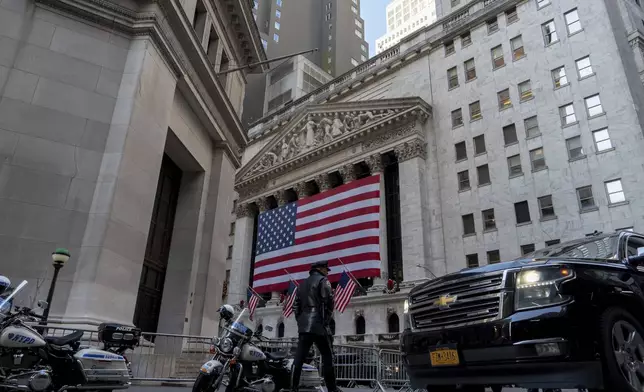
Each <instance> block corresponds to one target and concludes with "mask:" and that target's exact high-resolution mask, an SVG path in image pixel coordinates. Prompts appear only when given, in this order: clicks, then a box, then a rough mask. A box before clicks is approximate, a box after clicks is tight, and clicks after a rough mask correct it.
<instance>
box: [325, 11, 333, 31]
mask: <svg viewBox="0 0 644 392" xmlns="http://www.w3.org/2000/svg"><path fill="white" fill-rule="evenodd" d="M331 19H333V15H331V13H330V12H329V13H328V14H326V20H327V21H329V20H331ZM332 26H333V25H329V30H331V27H332Z"/></svg>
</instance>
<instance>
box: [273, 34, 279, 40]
mask: <svg viewBox="0 0 644 392" xmlns="http://www.w3.org/2000/svg"><path fill="white" fill-rule="evenodd" d="M273 41H275V42H280V36H279V35H277V34H273Z"/></svg>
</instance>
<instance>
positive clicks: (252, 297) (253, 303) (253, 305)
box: [246, 287, 261, 321]
mask: <svg viewBox="0 0 644 392" xmlns="http://www.w3.org/2000/svg"><path fill="white" fill-rule="evenodd" d="M246 295H247V296H248V309H249V310H250V320H251V321H252V320H253V315H254V314H255V309H257V305H259V301H261V298H260V297H259V295H257V294H255V292H254V291H253V290H252V289H251V288H250V287H249V288H248V291H247V294H246Z"/></svg>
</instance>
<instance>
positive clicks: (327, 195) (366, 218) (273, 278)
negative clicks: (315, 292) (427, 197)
mask: <svg viewBox="0 0 644 392" xmlns="http://www.w3.org/2000/svg"><path fill="white" fill-rule="evenodd" d="M258 226H259V227H258V231H257V246H256V252H255V253H256V254H255V270H254V275H253V288H254V289H255V290H256V291H257V292H259V293H264V292H269V291H283V290H286V289H287V288H288V285H289V281H290V280H291V277H292V279H295V280H301V279H305V278H306V277H307V276H308V275H309V272H308V271H309V269H310V266H311V264H312V263H314V262H317V261H329V265H330V266H331V267H332V268H331V272H330V274H329V280H330V281H331V282H336V281H338V280H339V279H340V275H341V274H342V271H343V269H344V267H342V268H340V267H336V268H333V267H334V266H338V265H340V261H339V260H338V259H339V258H340V259H342V263H344V266H346V268H347V270H349V271H350V272H351V273H352V274H353V276H355V277H356V278H367V277H377V276H380V229H379V227H380V175H373V176H370V177H367V178H363V179H361V180H357V181H352V182H351V183H349V184H345V185H342V186H339V187H337V188H334V189H331V190H328V191H326V192H322V193H320V194H317V195H315V196H312V197H308V198H305V199H301V200H298V201H296V202H294V203H289V204H287V205H285V206H282V207H279V208H276V209H273V210H269V211H266V212H264V213H261V214H260V215H259V225H258ZM286 269H288V272H289V273H290V275H289V274H287V273H286V272H285V270H286Z"/></svg>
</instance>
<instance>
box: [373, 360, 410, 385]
mask: <svg viewBox="0 0 644 392" xmlns="http://www.w3.org/2000/svg"><path fill="white" fill-rule="evenodd" d="M379 358H380V366H381V367H380V375H379V376H380V378H379V380H380V382H381V383H382V385H383V386H384V387H385V388H394V389H396V390H398V391H404V390H407V388H409V376H408V375H407V369H406V368H405V366H404V363H403V360H402V354H401V353H400V351H395V350H380V353H379Z"/></svg>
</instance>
